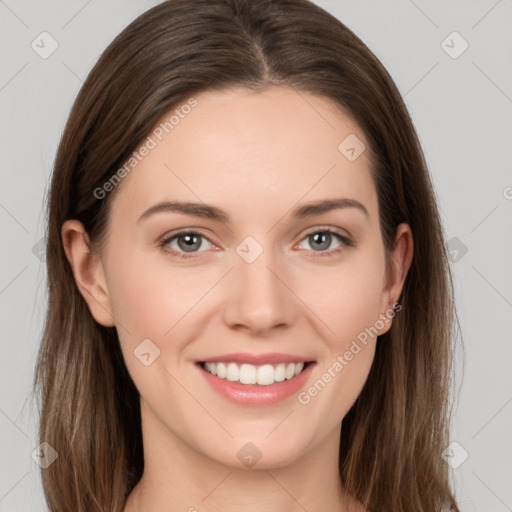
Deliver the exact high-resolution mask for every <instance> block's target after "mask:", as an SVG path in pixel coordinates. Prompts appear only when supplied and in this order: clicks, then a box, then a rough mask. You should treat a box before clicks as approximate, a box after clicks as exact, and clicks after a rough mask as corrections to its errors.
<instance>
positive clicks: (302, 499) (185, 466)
mask: <svg viewBox="0 0 512 512" xmlns="http://www.w3.org/2000/svg"><path fill="white" fill-rule="evenodd" d="M144 412H145V413H146V414H143V416H142V418H143V421H142V423H143V439H144V474H143V476H142V478H141V480H140V481H139V483H138V484H137V485H136V486H135V488H134V489H133V491H132V493H131V494H130V496H129V497H128V501H127V503H126V506H125V509H124V512H164V511H165V512H172V511H183V512H202V511H205V510H208V511H209V512H231V511H233V512H234V511H235V510H236V512H256V511H260V510H261V509H262V508H264V510H266V511H268V512H285V511H286V512H295V511H297V512H304V510H322V509H325V510H338V511H340V512H345V511H347V512H348V510H350V511H355V510H362V509H359V508H358V507H357V506H356V508H352V507H353V506H354V501H353V500H352V499H350V498H349V497H347V496H344V494H343V490H342V486H341V483H340V478H339V473H338V452H339V438H340V430H341V426H338V428H336V429H335V430H334V431H332V432H330V433H329V434H328V435H327V436H326V437H325V438H324V439H323V440H322V442H321V443H320V444H319V445H317V446H314V447H313V448H312V449H310V450H309V451H307V452H306V453H305V454H304V455H302V456H301V457H300V458H297V459H295V460H293V461H292V462H291V463H290V464H287V465H286V466H283V467H267V468H265V467H262V468H257V467H256V466H255V467H252V468H247V469H245V468H244V469H240V468H236V467H230V466H226V465H223V464H219V463H218V462H216V461H214V460H212V459H211V458H209V457H207V456H205V455H204V454H202V453H200V452H199V451H197V450H195V449H194V448H193V447H191V446H189V445H187V444H186V443H184V442H183V441H181V440H180V439H179V438H178V437H177V436H175V435H173V433H172V432H170V431H169V430H168V429H167V428H166V427H165V426H163V425H162V424H161V422H159V421H158V419H157V418H156V417H154V416H152V415H149V414H147V410H146V411H144ZM350 505H351V508H350V509H349V506H350Z"/></svg>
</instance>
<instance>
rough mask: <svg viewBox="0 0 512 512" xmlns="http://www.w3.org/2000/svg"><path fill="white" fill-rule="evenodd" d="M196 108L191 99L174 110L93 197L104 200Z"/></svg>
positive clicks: (194, 100)
mask: <svg viewBox="0 0 512 512" xmlns="http://www.w3.org/2000/svg"><path fill="white" fill-rule="evenodd" d="M196 106H197V100H196V99H195V98H193V97H192V98H190V99H189V100H188V101H187V102H186V103H184V104H183V105H181V106H180V107H179V108H176V109H174V110H173V112H172V114H171V115H169V117H168V118H167V120H164V121H162V122H161V123H160V124H159V125H158V126H157V127H156V128H154V129H153V131H152V132H151V135H149V136H148V137H147V138H146V140H145V141H144V142H143V143H142V144H141V145H140V146H139V147H138V149H137V150H136V151H134V152H133V153H132V155H131V156H130V158H128V159H127V160H126V162H125V163H124V165H123V166H122V167H121V168H120V169H118V170H117V171H116V172H115V173H114V174H113V175H112V176H111V177H110V178H109V179H108V180H106V181H105V182H104V183H103V185H101V187H96V188H95V189H94V192H93V195H94V197H95V198H96V199H98V200H101V199H104V198H105V197H106V195H107V194H108V193H109V192H112V190H114V189H115V188H116V186H117V185H119V183H121V181H122V179H123V178H125V177H126V176H127V175H128V174H129V173H130V172H131V171H132V170H133V169H134V168H135V167H136V166H137V164H138V163H139V162H141V161H142V160H143V159H144V157H145V156H147V155H149V152H150V151H151V150H152V149H155V148H156V147H157V146H158V143H159V142H161V141H162V140H163V138H164V137H165V136H166V135H167V134H169V133H171V131H172V130H174V128H175V127H176V126H178V125H179V124H180V122H181V120H182V119H185V117H187V115H188V114H190V112H191V111H192V109H193V108H194V107H196Z"/></svg>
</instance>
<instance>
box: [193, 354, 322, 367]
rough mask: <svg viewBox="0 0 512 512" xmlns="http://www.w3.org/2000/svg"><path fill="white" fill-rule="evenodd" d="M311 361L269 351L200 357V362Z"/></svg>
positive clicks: (277, 362)
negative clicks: (266, 352)
mask: <svg viewBox="0 0 512 512" xmlns="http://www.w3.org/2000/svg"><path fill="white" fill-rule="evenodd" d="M310 361H313V359H312V358H308V357H303V356H297V355H293V354H282V353H271V354H249V353H241V352H240V353H233V354H223V355H221V356H214V357H209V358H207V359H201V360H200V361H198V362H201V363H219V362H221V363H238V364H252V365H255V366H257V365H263V364H279V363H306V362H310Z"/></svg>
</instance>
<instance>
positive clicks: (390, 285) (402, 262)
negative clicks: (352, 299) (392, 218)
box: [378, 223, 414, 336]
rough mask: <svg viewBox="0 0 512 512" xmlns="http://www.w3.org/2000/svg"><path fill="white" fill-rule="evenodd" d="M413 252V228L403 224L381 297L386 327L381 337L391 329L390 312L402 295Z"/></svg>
mask: <svg viewBox="0 0 512 512" xmlns="http://www.w3.org/2000/svg"><path fill="white" fill-rule="evenodd" d="M413 252H414V242H413V237H412V231H411V228H410V226H409V224H405V223H402V224H400V225H399V226H398V227H397V230H396V234H395V240H394V243H393V248H392V255H391V264H390V269H389V272H388V275H387V276H386V283H385V286H384V289H383V291H382V295H381V311H380V313H381V315H380V320H382V321H383V323H384V324H385V325H384V327H383V328H382V329H379V333H378V335H379V336H380V335H381V334H384V333H386V332H387V331H389V329H390V328H391V324H392V318H393V316H392V315H391V314H390V311H391V310H392V309H393V306H394V304H396V303H397V301H398V298H399V297H400V294H401V293H402V288H403V285H404V282H405V278H406V277H407V272H408V271H409V268H410V266H411V262H412V256H413Z"/></svg>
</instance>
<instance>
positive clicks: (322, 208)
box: [137, 198, 370, 223]
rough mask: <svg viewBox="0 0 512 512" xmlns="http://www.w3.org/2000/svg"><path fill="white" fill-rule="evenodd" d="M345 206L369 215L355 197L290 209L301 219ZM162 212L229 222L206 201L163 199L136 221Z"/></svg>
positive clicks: (318, 202)
mask: <svg viewBox="0 0 512 512" xmlns="http://www.w3.org/2000/svg"><path fill="white" fill-rule="evenodd" d="M346 208H355V209H357V210H359V211H360V212H362V213H363V214H364V215H365V217H366V218H369V217H370V214H369V213H368V210H367V209H366V208H365V206H364V205H363V204H361V203H360V202H359V201H356V200H355V199H348V198H336V199H325V200H320V201H315V202H312V203H308V204H304V205H300V206H298V207H297V208H295V209H294V210H292V212H291V215H292V217H293V218H297V219H302V218H305V217H310V216H313V215H320V214H321V213H325V212H329V211H331V210H336V209H346ZM162 212H177V213H184V214H186V215H193V216H195V217H201V218H205V219H212V220H216V221H219V222H229V220H230V219H229V215H228V214H227V213H226V212H225V211H224V210H221V209H220V208H217V207H215V206H211V205H208V204H206V203H192V202H179V201H164V202H161V203H158V204H156V205H154V206H151V207H150V208H148V209H147V210H145V211H144V212H143V213H142V215H141V216H140V217H139V219H138V220H137V223H138V222H140V221H141V220H143V219H145V218H147V217H149V216H150V215H154V214H155V213H162Z"/></svg>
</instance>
